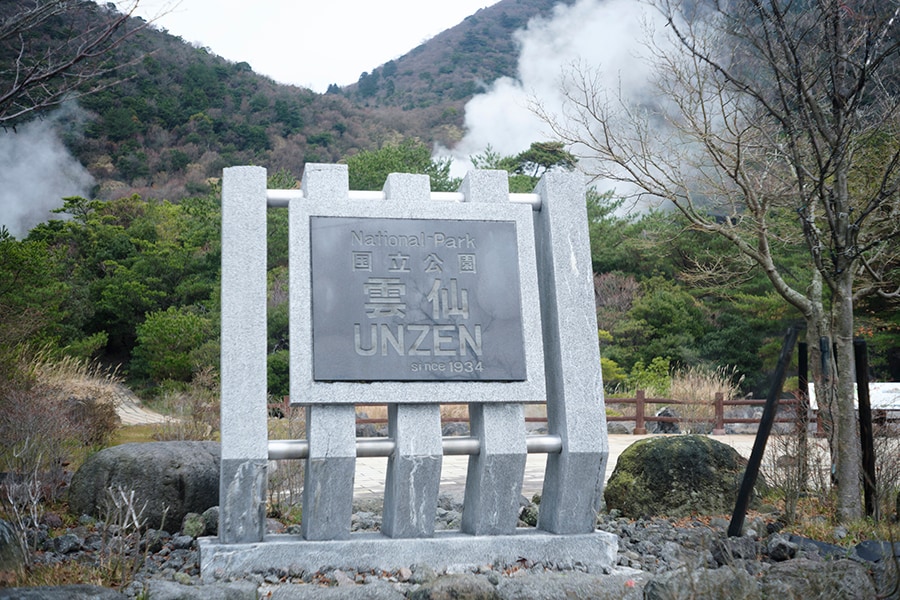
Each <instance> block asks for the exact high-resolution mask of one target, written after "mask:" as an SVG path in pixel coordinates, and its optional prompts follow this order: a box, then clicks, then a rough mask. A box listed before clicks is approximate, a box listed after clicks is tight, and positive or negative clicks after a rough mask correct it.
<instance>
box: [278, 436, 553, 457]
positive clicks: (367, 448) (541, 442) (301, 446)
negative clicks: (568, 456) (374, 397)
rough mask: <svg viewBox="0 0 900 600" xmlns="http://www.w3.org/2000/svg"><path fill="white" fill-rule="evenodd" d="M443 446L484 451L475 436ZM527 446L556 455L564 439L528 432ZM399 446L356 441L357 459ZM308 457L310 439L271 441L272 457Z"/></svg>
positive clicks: (451, 450) (457, 452)
mask: <svg viewBox="0 0 900 600" xmlns="http://www.w3.org/2000/svg"><path fill="white" fill-rule="evenodd" d="M441 446H442V447H443V450H444V454H445V455H446V456H465V455H470V456H472V455H477V454H478V453H479V452H481V443H480V442H479V441H478V438H473V437H445V438H443V439H442V440H441ZM525 447H526V451H527V452H528V453H529V454H556V453H559V452H561V451H562V438H560V437H559V436H558V435H528V436H525ZM396 448H397V443H396V442H395V441H394V440H393V439H391V438H360V439H358V440H356V456H357V457H358V458H371V457H379V456H383V457H388V456H390V455H391V454H393V453H394V450H395V449H396ZM308 457H309V441H307V440H269V460H282V459H298V458H308Z"/></svg>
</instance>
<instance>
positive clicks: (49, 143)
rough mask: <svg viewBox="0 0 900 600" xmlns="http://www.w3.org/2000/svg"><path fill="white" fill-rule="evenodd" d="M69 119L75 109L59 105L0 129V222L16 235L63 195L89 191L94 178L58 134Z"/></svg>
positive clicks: (39, 220)
mask: <svg viewBox="0 0 900 600" xmlns="http://www.w3.org/2000/svg"><path fill="white" fill-rule="evenodd" d="M75 120H76V119H75V109H74V108H63V109H60V110H59V111H57V112H56V113H54V114H53V115H51V116H50V117H48V118H45V119H41V120H36V121H31V122H29V123H26V124H24V125H22V126H19V127H17V128H16V130H15V131H13V130H7V131H0V165H2V166H0V225H5V226H6V228H7V229H9V231H10V233H12V234H13V235H14V236H16V237H17V238H22V237H24V236H25V235H27V234H28V232H29V231H30V230H31V228H32V227H34V226H35V225H37V224H38V223H42V222H44V221H46V220H47V219H48V218H50V217H51V216H55V215H52V214H51V213H50V211H51V210H52V209H54V208H58V207H60V206H62V199H63V198H64V197H66V196H87V195H88V194H89V193H90V189H91V186H92V185H93V183H94V178H93V177H92V176H91V175H90V173H88V172H87V169H85V168H84V167H83V166H82V165H81V164H80V163H79V162H78V161H77V160H75V158H73V157H72V155H71V154H70V153H69V151H68V149H67V148H66V147H65V145H64V144H63V142H62V139H61V138H60V132H61V130H62V129H63V128H71V127H72V126H73V124H74V123H75ZM55 217H56V218H59V217H58V216H55Z"/></svg>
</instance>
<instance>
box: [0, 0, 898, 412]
mask: <svg viewBox="0 0 900 600" xmlns="http://www.w3.org/2000/svg"><path fill="white" fill-rule="evenodd" d="M16 1H20V0H16ZM20 3H21V1H20ZM553 4H554V2H552V1H551V0H527V1H526V0H521V1H516V0H504V1H502V2H499V3H498V4H496V5H495V6H493V7H491V8H490V9H484V10H482V11H479V12H478V13H477V14H476V15H474V16H472V17H470V18H468V19H466V20H465V21H464V22H463V23H462V24H460V25H459V26H457V27H455V28H453V29H451V30H448V31H447V32H444V33H443V34H441V35H438V36H436V37H435V38H433V39H432V40H430V41H429V42H427V43H425V44H423V45H422V46H420V47H419V48H417V49H415V50H413V51H412V52H410V53H409V54H407V55H406V56H404V57H401V58H399V59H397V60H396V61H392V62H391V63H388V64H387V65H382V66H376V67H375V68H374V69H373V70H372V71H371V72H370V73H368V74H366V75H365V76H364V77H361V79H360V81H359V82H358V83H357V84H356V85H354V86H350V87H348V88H347V89H345V90H340V89H331V90H330V91H329V93H326V94H316V93H314V92H312V91H310V90H306V89H301V88H297V87H289V86H282V85H278V84H275V83H274V82H272V81H271V80H268V79H266V78H264V77H261V76H259V75H257V74H255V73H253V71H252V68H251V66H250V65H248V64H246V63H231V62H228V61H225V60H223V59H221V58H219V57H216V56H214V55H212V54H211V53H209V52H208V51H207V50H205V49H203V48H197V47H194V46H191V45H189V44H186V43H184V42H183V41H182V40H180V39H178V38H175V37H173V36H170V35H168V34H167V33H164V32H161V31H156V30H154V29H153V28H152V27H151V28H144V29H142V30H140V31H137V32H136V33H135V34H134V35H133V36H132V37H131V38H129V39H128V40H127V42H126V43H123V44H122V45H121V46H120V47H118V48H116V50H115V52H114V53H113V55H111V56H110V57H109V59H108V60H109V61H110V63H109V64H110V65H111V66H121V67H122V68H121V69H118V70H110V71H109V72H108V73H107V74H106V75H104V76H105V77H108V80H106V81H107V83H108V84H109V86H108V87H107V88H106V89H104V90H103V91H101V92H99V93H96V94H92V95H88V96H85V97H82V98H80V99H79V100H78V103H79V105H80V107H81V109H83V111H84V113H83V115H82V116H81V117H78V116H77V114H78V111H72V114H73V115H76V116H73V117H70V118H68V119H66V120H61V121H59V122H58V123H59V126H60V127H61V133H62V135H63V139H64V140H65V143H66V145H67V147H68V148H69V149H70V150H71V151H72V152H73V153H74V155H75V156H76V157H77V158H78V160H79V161H81V162H82V163H83V164H84V165H85V166H86V167H87V168H88V169H89V170H90V172H91V174H92V175H93V176H94V177H95V178H96V181H97V185H96V188H95V189H94V190H92V192H91V193H90V194H88V196H89V197H74V198H68V199H67V200H66V203H65V206H64V209H63V211H62V212H64V213H66V214H67V215H68V216H69V217H70V218H69V220H66V221H62V220H53V221H50V222H48V223H44V224H42V225H39V226H38V227H36V228H34V229H33V230H32V231H31V232H30V233H29V234H28V235H27V236H23V238H24V239H21V240H17V239H15V238H13V237H12V236H10V235H8V233H6V232H5V231H4V230H3V229H2V228H0V378H2V377H7V379H8V380H12V379H13V376H14V375H11V374H16V373H18V374H23V373H24V374H27V373H28V366H27V363H28V360H29V359H28V357H29V356H31V355H32V353H33V352H35V351H36V350H40V349H45V348H49V349H51V351H52V353H53V354H56V355H71V356H76V357H81V358H93V359H98V360H99V361H101V362H102V363H103V364H104V365H108V366H112V367H118V368H119V369H120V372H121V373H123V374H125V375H126V376H127V377H128V379H129V381H130V383H131V384H133V385H134V386H136V387H138V388H139V389H143V390H145V391H146V392H147V393H148V394H154V393H157V392H158V391H159V390H160V389H165V388H166V387H167V386H168V387H171V386H178V385H183V384H186V383H187V382H189V381H190V380H191V379H192V378H193V377H195V376H196V375H197V374H198V373H209V372H210V371H211V370H215V368H216V367H217V364H218V315H219V305H218V302H219V300H218V289H219V262H220V252H219V217H220V215H219V192H220V189H219V177H220V176H221V172H222V169H223V168H224V167H227V166H231V165H237V164H257V165H263V166H265V167H267V168H268V170H269V171H268V172H269V175H270V178H271V181H270V187H293V186H295V185H296V178H297V177H299V176H300V174H301V173H302V169H303V165H304V164H305V163H307V162H313V161H315V162H336V161H343V162H346V163H347V164H348V166H349V169H350V177H351V187H353V188H354V189H363V188H367V189H379V188H380V187H381V185H382V183H383V181H384V177H385V176H386V174H387V173H388V172H391V171H395V172H396V171H408V172H417V173H427V174H429V175H430V176H431V179H432V187H433V189H435V190H438V189H440V190H446V189H455V187H454V186H455V184H456V182H454V181H453V179H452V178H451V177H450V174H449V164H448V163H447V162H446V161H435V160H433V159H432V157H431V144H432V143H433V142H435V141H443V142H445V143H446V142H450V141H452V140H453V139H454V137H455V136H458V135H459V131H460V127H461V123H462V112H461V110H462V106H463V103H464V102H465V100H466V99H467V98H468V97H470V96H471V94H472V93H474V92H475V91H476V90H477V89H478V87H477V86H478V85H480V82H488V81H490V80H491V79H492V78H496V77H499V76H504V75H506V76H508V75H512V74H513V72H514V67H515V55H516V53H515V40H514V37H513V33H514V31H515V30H516V29H517V28H518V27H521V26H522V25H523V24H524V23H525V22H527V20H528V18H529V17H530V16H533V15H536V14H540V13H544V12H546V11H548V10H550V9H551V7H552V5H553ZM9 6H11V4H9V3H3V4H2V7H3V8H8V7H9ZM79 6H80V7H81V9H80V11H79V12H76V13H75V14H74V16H72V17H71V20H70V21H66V22H61V21H55V22H53V23H50V24H49V25H48V27H47V29H46V31H44V32H43V33H42V34H41V35H42V36H43V37H41V35H38V36H37V40H36V47H38V48H39V47H40V46H41V43H43V44H44V45H49V44H50V41H51V40H52V39H55V38H56V37H58V36H60V35H62V34H64V33H65V32H66V31H67V30H68V29H70V28H78V27H85V26H87V24H89V23H90V22H91V19H92V18H94V17H95V16H96V14H97V12H96V11H102V10H108V9H101V8H99V7H97V6H96V5H92V4H90V3H81V4H80V5H79ZM90 7H93V8H90ZM82 9H83V10H82ZM133 25H134V26H136V27H140V26H141V25H142V23H140V22H139V21H134V22H133ZM14 48H15V46H0V61H7V63H5V64H10V63H9V62H8V61H10V60H11V54H10V53H11V52H12V51H13V49H14ZM9 73H10V72H9V71H2V72H0V76H2V77H8V76H9ZM6 83H8V82H6ZM13 125H15V123H13ZM536 142H537V140H536ZM474 164H475V166H476V167H479V168H496V169H503V170H506V171H508V172H509V173H510V184H511V189H512V190H513V191H517V192H518V191H528V190H530V189H531V186H533V184H534V182H535V180H536V176H539V175H540V174H541V173H542V172H544V171H546V170H547V169H553V168H564V169H571V168H573V167H574V166H575V161H574V157H572V156H571V155H569V154H568V153H567V152H565V150H564V148H563V146H562V144H553V143H549V144H548V143H536V144H533V145H532V147H531V148H530V149H529V150H528V151H526V152H523V153H522V154H520V155H518V156H499V155H497V154H496V153H493V152H492V151H491V150H487V151H485V152H484V154H482V155H480V156H477V157H475V161H474ZM620 208H621V202H620V201H619V200H617V199H616V198H614V197H613V196H611V195H605V196H601V195H598V194H596V193H593V192H592V193H590V194H589V199H588V209H589V214H590V218H591V241H592V259H593V264H594V270H595V274H596V277H595V288H596V292H597V293H596V300H597V310H598V330H599V338H598V343H599V344H600V345H601V348H602V356H603V360H604V380H605V383H606V385H607V387H608V390H609V391H610V392H615V391H622V390H629V389H630V390H633V389H635V387H637V386H649V385H653V384H654V382H657V383H658V382H659V381H661V380H665V379H666V377H667V376H668V374H669V373H670V372H671V371H672V370H676V369H684V368H693V367H696V368H712V369H715V368H725V369H729V373H730V374H731V375H730V376H731V377H733V378H734V380H735V381H736V382H740V385H741V389H742V391H743V392H745V393H756V394H760V393H765V390H766V386H767V381H768V380H767V377H768V375H769V373H770V371H771V369H772V368H773V366H774V362H775V360H776V358H777V355H778V351H779V348H780V344H781V340H782V336H783V334H784V331H785V328H786V327H787V326H788V325H789V324H792V323H794V322H796V321H797V320H798V319H799V315H798V313H797V311H796V310H795V309H793V308H790V307H789V305H788V304H787V303H785V302H784V301H783V300H782V299H780V298H779V297H778V296H777V295H775V293H774V292H773V291H772V290H771V287H770V285H769V283H768V281H767V280H766V279H765V277H764V275H763V273H762V272H761V271H760V269H759V268H753V267H750V266H746V265H743V264H742V263H740V261H739V259H738V258H736V257H735V256H734V254H733V252H731V251H730V249H729V248H728V247H727V245H724V244H722V243H721V241H716V240H712V239H710V238H708V237H705V236H702V235H701V234H700V233H697V232H694V231H690V228H689V227H688V226H687V224H686V223H685V222H684V221H682V220H680V219H679V218H678V217H677V216H676V215H673V214H669V213H665V212H649V213H645V214H640V215H631V216H625V215H623V214H622V212H621V211H619V209H620ZM785 218H788V217H785ZM269 220H270V236H269V286H270V303H269V313H268V318H269V352H270V354H269V384H270V388H269V389H270V392H271V393H272V394H276V395H278V394H283V393H286V391H287V387H286V381H287V379H286V376H287V349H288V347H289V343H290V341H289V339H288V333H287V307H286V285H287V279H288V278H287V240H286V227H287V225H286V216H285V214H284V211H283V210H282V209H278V210H272V211H270V216H269ZM783 260H784V261H785V262H786V263H787V264H788V265H789V266H790V269H791V270H792V271H793V272H794V273H796V274H797V276H798V277H799V276H801V275H803V274H804V272H808V270H809V269H810V268H811V265H810V264H809V257H808V253H807V252H806V251H805V249H804V248H802V247H800V246H796V247H788V248H787V249H786V250H785V255H784V257H783ZM728 262H733V263H737V264H736V266H737V267H738V268H737V269H735V271H734V272H735V273H739V275H738V276H735V277H733V278H732V279H729V280H722V279H716V278H715V277H712V276H710V274H712V273H715V271H716V269H714V268H713V267H715V266H717V265H721V264H723V263H728ZM896 308H897V307H896V305H895V304H892V303H891V301H889V300H870V301H869V303H868V304H860V305H858V306H857V324H858V327H857V331H858V333H859V334H860V335H865V337H866V339H868V340H869V341H870V342H871V344H872V359H871V365H872V368H873V372H874V374H875V376H876V377H880V378H883V379H897V378H898V377H900V373H898V371H900V350H898V346H900V343H898V341H897V340H898V336H900V312H898V311H897V310H896ZM22 361H24V363H23V362H22ZM15 376H18V375H15Z"/></svg>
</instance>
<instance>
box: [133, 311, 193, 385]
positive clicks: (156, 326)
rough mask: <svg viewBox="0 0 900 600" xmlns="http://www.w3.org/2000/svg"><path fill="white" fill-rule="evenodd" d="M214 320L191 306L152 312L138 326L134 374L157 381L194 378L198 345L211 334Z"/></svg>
mask: <svg viewBox="0 0 900 600" xmlns="http://www.w3.org/2000/svg"><path fill="white" fill-rule="evenodd" d="M209 330H210V322H209V319H208V318H207V317H204V316H202V315H199V314H197V313H196V312H194V311H193V310H192V309H191V307H175V306H170V307H169V308H167V309H166V310H160V311H155V312H151V313H149V314H148V315H147V318H146V319H145V320H144V322H143V323H141V324H140V325H138V327H137V344H136V346H135V350H134V358H133V359H132V363H131V365H132V374H134V375H142V376H144V377H147V378H149V379H153V380H154V381H157V382H159V381H162V380H164V379H171V380H174V381H190V380H191V375H192V374H193V372H194V370H195V367H196V366H197V365H194V360H193V358H192V355H193V352H194V350H195V349H196V348H199V347H200V346H201V345H203V344H204V342H206V341H207V340H208V338H209V336H210V331H209Z"/></svg>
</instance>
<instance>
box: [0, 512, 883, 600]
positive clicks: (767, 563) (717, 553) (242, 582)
mask: <svg viewBox="0 0 900 600" xmlns="http://www.w3.org/2000/svg"><path fill="white" fill-rule="evenodd" d="M522 504H523V511H522V518H523V519H524V520H525V521H530V520H532V519H533V518H534V517H535V515H536V509H537V506H536V505H534V504H532V503H529V502H527V501H526V500H524V499H523V503H522ZM461 508H462V506H461V504H460V503H459V502H458V501H457V500H455V499H454V498H452V497H449V496H442V497H441V502H440V507H439V508H438V511H437V518H436V524H435V526H436V528H437V529H457V528H458V527H459V519H460V515H461ZM355 509H356V510H355V513H354V515H353V523H352V529H353V530H354V531H376V530H378V529H379V528H380V525H381V516H380V510H381V506H380V501H379V500H367V501H362V502H360V503H358V504H357V506H356V507H355ZM53 521H54V518H53V516H52V515H51V516H49V517H48V518H47V519H46V520H45V523H46V524H45V525H44V527H42V530H41V531H36V532H34V535H36V536H37V538H38V539H37V543H38V547H39V548H41V551H40V552H38V553H37V554H36V560H37V562H44V563H49V562H58V561H68V560H79V561H88V562H91V561H93V562H98V561H101V560H103V558H104V554H103V549H104V548H106V549H109V548H112V549H113V550H116V549H117V548H122V549H130V548H134V547H135V546H136V545H137V544H139V548H140V550H139V556H140V557H142V559H143V557H146V558H145V559H143V560H142V564H141V565H140V567H139V568H138V570H137V572H136V573H135V576H134V581H133V582H132V583H131V584H130V585H128V586H126V587H125V588H124V589H122V590H121V591H122V593H123V595H124V596H125V597H127V598H145V597H147V594H148V593H149V598H150V599H151V600H176V599H189V598H203V599H207V598H212V599H215V598H223V599H224V598H228V599H230V600H238V599H243V598H248V599H251V598H257V597H260V598H267V597H270V598H279V599H282V600H289V599H295V598H296V599H300V598H326V599H327V598H375V599H378V598H393V599H400V598H423V599H425V598H435V599H436V598H443V597H446V598H450V597H453V598H522V599H524V598H529V599H541V598H545V599H554V598H642V597H644V598H653V597H657V596H654V595H653V593H651V591H650V588H652V587H654V585H655V584H653V585H649V586H648V584H649V583H650V582H652V581H653V580H654V579H660V578H662V577H663V576H666V575H667V574H671V573H674V572H677V571H679V570H681V571H684V570H687V571H688V572H713V570H716V569H718V571H716V572H719V571H721V572H724V571H723V570H722V568H721V567H722V565H730V567H729V568H737V569H738V570H739V571H741V572H742V573H744V576H745V577H746V573H749V574H750V575H751V576H752V577H756V578H757V579H758V578H760V577H761V576H763V575H764V574H765V573H766V572H767V571H769V570H770V569H771V568H772V567H773V565H776V564H779V563H785V562H786V561H798V562H796V564H797V565H800V564H801V562H800V561H805V562H804V563H803V564H807V563H812V564H813V567H812V568H813V569H817V568H819V567H815V564H822V561H823V560H824V559H825V558H826V557H827V555H829V553H831V554H834V553H835V552H839V553H841V554H840V556H842V557H846V556H847V554H848V553H847V550H845V549H841V548H837V547H836V546H831V545H829V544H819V543H815V542H811V541H809V540H800V539H798V538H792V537H790V536H786V535H782V534H780V533H779V532H778V529H779V527H778V525H777V521H776V520H775V519H774V515H772V516H770V517H766V518H763V517H753V518H750V519H748V522H747V531H746V534H745V535H744V536H743V537H740V538H730V539H729V538H726V536H725V530H726V528H727V525H728V523H727V521H726V520H725V519H724V518H713V519H702V520H700V519H695V520H677V521H676V520H674V519H646V520H637V521H632V520H628V519H624V518H620V517H617V516H616V515H614V514H613V515H610V514H602V515H600V516H599V518H598V525H597V527H598V529H600V530H604V531H608V532H610V533H613V534H615V535H616V536H617V537H618V540H619V548H618V559H617V562H618V565H617V566H616V567H615V568H614V569H612V570H611V572H609V573H588V572H586V570H585V569H583V568H579V566H578V565H556V564H541V563H539V564H533V563H531V562H530V561H527V560H524V559H523V560H521V561H519V562H518V563H516V564H513V565H488V566H482V567H479V568H473V569H469V570H467V571H465V572H450V573H447V572H441V573H437V572H435V571H434V569H432V568H431V567H429V566H427V565H400V566H398V568H397V569H396V570H392V571H361V572H348V571H341V570H324V571H322V572H316V573H309V572H285V571H276V570H273V571H271V572H268V573H257V574H253V575H250V576H247V577H244V578H242V579H239V580H234V581H220V582H216V583H214V584H209V583H207V584H204V583H203V582H202V581H201V580H200V577H199V574H200V568H199V553H198V551H197V543H196V539H195V538H194V537H192V536H190V535H185V534H183V533H180V532H179V533H174V534H171V533H168V532H162V531H154V530H150V531H148V532H146V533H145V534H144V536H143V537H142V539H141V540H140V542H137V540H135V539H131V540H124V541H123V540H121V538H118V537H117V536H116V535H115V534H116V533H117V532H116V531H115V530H114V529H113V530H107V532H106V533H105V534H104V532H103V531H102V528H101V527H100V526H99V524H97V523H95V522H93V521H91V520H90V519H88V518H86V517H84V518H83V519H82V521H81V523H80V524H79V526H78V527H74V528H71V529H69V530H67V531H66V533H63V534H57V535H55V536H54V537H50V536H48V535H47V526H48V525H50V526H52V525H54V523H53ZM522 524H523V525H524V524H526V523H525V522H524V521H523V523H522ZM293 527H297V526H292V527H285V526H284V525H283V524H282V523H280V522H278V521H274V520H271V521H270V523H269V528H270V531H273V532H279V533H280V532H285V531H286V532H288V533H294V532H296V531H297V530H294V529H293ZM183 529H187V527H183ZM120 544H122V545H120ZM125 555H127V556H134V555H129V554H128V552H126V553H125ZM108 558H109V557H108V556H107V558H106V559H107V560H108ZM851 558H854V559H855V560H856V562H857V563H859V564H861V565H863V566H864V567H865V569H864V571H863V572H864V573H865V572H869V573H872V574H874V576H875V581H876V582H878V583H879V584H880V585H881V586H882V589H884V586H886V585H887V584H886V583H885V581H886V578H885V576H884V573H883V571H884V569H885V567H884V566H882V563H884V564H887V563H886V562H885V561H882V563H874V562H871V561H868V562H867V561H866V560H865V559H864V558H863V557H859V556H851ZM870 558H871V557H870ZM843 562H849V561H843ZM751 581H752V579H751ZM645 588H646V589H645ZM654 589H655V588H654ZM13 591H14V590H0V599H3V598H17V597H22V598H26V597H32V596H26V595H20V596H16V595H15V594H14V593H11V592H13ZM44 591H45V592H48V593H49V591H50V590H44ZM832 592H833V590H832ZM37 597H46V598H51V597H53V596H50V595H45V596H37ZM61 597H64V596H61ZM659 597H664V596H659ZM685 597H687V596H685ZM786 597H791V596H786ZM796 597H804V598H806V597H807V596H796ZM829 597H837V598H842V597H845V596H841V595H837V596H835V595H831V596H829ZM846 597H860V598H868V597H874V595H868V592H865V593H862V595H854V596H846ZM893 597H896V591H895V595H894V596H893Z"/></svg>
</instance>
